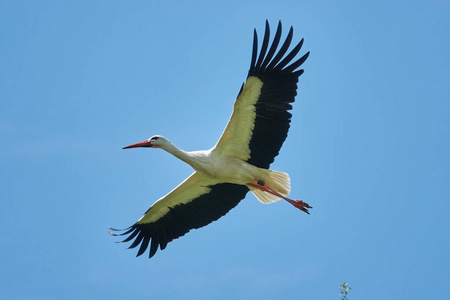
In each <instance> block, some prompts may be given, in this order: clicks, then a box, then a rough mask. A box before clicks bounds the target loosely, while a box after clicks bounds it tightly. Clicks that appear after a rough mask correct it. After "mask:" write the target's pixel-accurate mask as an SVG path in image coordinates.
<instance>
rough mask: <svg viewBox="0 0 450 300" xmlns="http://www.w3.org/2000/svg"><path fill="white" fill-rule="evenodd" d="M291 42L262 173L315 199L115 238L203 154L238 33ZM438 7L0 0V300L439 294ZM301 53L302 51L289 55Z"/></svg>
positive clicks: (232, 89)
mask: <svg viewBox="0 0 450 300" xmlns="http://www.w3.org/2000/svg"><path fill="white" fill-rule="evenodd" d="M266 19H268V20H269V21H270V24H271V26H272V28H273V32H274V28H275V26H276V23H277V22H278V20H282V22H283V25H284V29H285V31H284V34H286V31H287V29H288V28H289V26H291V25H292V26H293V27H294V37H295V40H299V39H300V38H302V37H304V38H305V44H304V52H306V51H307V50H309V51H311V55H310V57H309V59H308V60H307V62H306V63H305V64H304V69H305V73H304V75H302V76H301V78H300V84H299V85H300V86H299V94H298V97H297V101H296V103H295V106H294V110H293V115H294V116H293V121H292V126H291V130H290V133H289V137H288V139H287V141H286V143H285V144H284V147H283V149H282V151H281V153H280V156H279V157H278V158H277V159H276V161H275V163H274V164H273V165H272V169H275V170H279V171H284V172H288V173H289V174H290V176H291V179H292V193H291V196H292V197H293V198H297V199H303V200H305V201H306V202H308V203H309V204H311V205H312V206H313V207H314V209H313V210H312V211H311V215H309V216H308V215H306V214H304V213H302V212H300V211H299V210H297V209H295V208H293V207H292V206H291V205H289V204H288V203H285V202H284V203H283V202H278V203H276V204H272V205H262V204H260V203H259V202H258V201H257V200H256V199H255V198H254V197H253V195H251V194H249V195H248V196H247V198H246V199H245V200H243V201H242V202H241V204H240V205H239V206H238V207H236V208H235V209H234V210H232V211H231V212H230V213H229V214H228V215H226V216H225V217H223V218H222V219H220V220H219V221H218V222H214V223H213V224H211V225H209V226H207V227H205V228H202V229H200V230H194V231H192V232H190V233H189V234H187V235H186V236H184V237H182V238H180V239H178V240H176V241H174V242H172V243H171V244H169V245H168V247H167V249H166V250H164V251H159V252H158V253H157V254H156V256H155V257H154V258H152V259H151V260H149V259H147V258H146V257H144V256H143V257H140V258H135V257H134V256H135V254H136V251H135V250H126V247H127V245H125V244H116V243H115V241H117V239H114V238H113V237H111V236H109V235H108V234H107V226H113V227H119V228H123V227H127V226H129V225H131V224H133V223H134V222H135V221H136V220H137V219H138V218H140V216H141V215H142V213H144V212H145V211H146V209H147V208H148V207H149V206H150V205H151V204H152V203H153V201H155V200H156V199H158V198H159V197H161V196H163V195H165V194H166V193H167V192H168V191H170V190H171V189H172V188H173V187H175V186H176V185H177V184H178V183H179V182H181V181H182V180H183V179H184V178H186V177H187V176H188V175H189V174H190V173H191V170H190V167H189V166H187V165H185V164H183V163H182V162H180V161H178V160H176V159H175V158H173V157H171V156H170V155H168V154H167V153H164V152H163V151H151V150H149V149H137V150H127V151H125V150H121V148H122V147H123V146H126V145H129V144H131V143H135V142H138V141H141V140H144V139H146V138H148V137H150V136H152V135H154V134H162V135H164V136H166V137H168V138H169V139H171V140H172V141H173V142H174V143H175V144H176V145H178V146H179V147H181V148H183V149H185V150H201V149H209V148H210V147H212V146H213V145H214V144H215V143H216V141H217V139H218V137H219V136H220V134H221V132H222V130H223V128H224V127H225V125H226V122H227V120H228V118H229V117H230V114H231V109H232V105H233V101H234V99H235V97H236V95H237V93H238V91H239V88H240V86H241V84H242V82H243V81H244V80H245V77H246V74H247V71H248V66H249V64H250V57H251V46H252V35H253V28H255V27H256V28H257V30H258V32H259V33H260V35H261V34H262V32H263V29H264V22H265V20H266ZM449 28H450V3H449V1H445V0H441V1H365V2H364V1H346V2H342V1H308V2H307V1H281V2H277V3H275V1H227V2H225V1H223V2H221V3H214V4H213V3H212V1H189V2H188V1H173V2H172V3H171V4H167V3H164V2H163V1H131V2H130V1H95V2H94V1H0V44H1V46H0V98H1V101H0V141H1V147H0V189H1V191H2V196H1V198H2V201H1V203H2V209H1V210H0V226H1V228H2V229H3V235H2V247H1V248H0V265H1V266H2V267H1V271H0V274H1V279H0V299H27V300H28V299H33V300H34V299H138V298H144V299H150V298H151V299H330V300H331V299H339V294H338V287H339V285H340V284H342V283H343V282H344V281H347V282H349V285H350V286H351V287H352V290H351V293H350V295H349V298H350V299H366V300H371V299H380V298H382V299H423V297H426V298H429V299H444V298H446V297H448V289H447V288H446V287H447V286H448V280H449V279H450V278H449V275H448V270H449V269H450V261H449V260H448V253H450V241H449V235H448V229H449V228H450V221H449V220H450V218H449V216H448V213H449V212H450V205H449V202H448V194H449V175H450V174H449V170H450V159H449V153H450V142H449V140H450V139H449V136H450V126H449V125H450V124H449V123H450V122H449V120H450V87H449V86H450V85H449V82H450V81H449V79H450V78H449V77H450V76H449V73H448V70H449V69H450V59H449V56H448V49H450V35H449V34H448V30H449ZM304 52H302V53H304Z"/></svg>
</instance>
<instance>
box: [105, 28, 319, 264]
mask: <svg viewBox="0 0 450 300" xmlns="http://www.w3.org/2000/svg"><path fill="white" fill-rule="evenodd" d="M281 27H282V26H281V21H280V22H279V23H278V27H277V30H276V33H275V36H274V38H273V41H272V43H271V45H270V48H269V37H270V28H269V23H268V21H266V28H265V34H264V38H263V41H262V45H261V50H260V51H259V54H258V36H257V33H256V29H255V30H254V35H253V52H252V58H251V63H250V70H249V72H248V76H247V80H246V81H245V83H244V84H243V85H242V87H241V89H240V91H239V95H238V97H237V99H236V101H235V103H234V108H233V113H232V115H231V119H230V120H229V122H228V124H227V126H226V128H225V130H224V132H223V133H222V136H221V137H220V139H219V141H218V142H217V144H216V145H215V146H214V147H213V148H212V149H210V150H206V151H193V152H187V151H183V150H181V149H179V148H177V147H176V146H175V145H174V144H173V143H171V142H170V141H169V140H168V139H167V138H165V137H163V136H160V135H155V136H152V137H151V138H149V139H148V140H145V141H143V142H139V143H136V144H133V145H130V146H127V147H124V148H123V149H129V148H137V147H148V148H161V149H163V150H165V151H167V152H169V153H170V154H172V155H174V156H175V157H177V158H178V159H180V160H182V161H184V162H185V163H188V164H189V165H190V166H191V167H192V168H193V169H194V173H193V174H192V175H191V176H189V177H188V178H187V179H186V180H184V181H183V182H182V183H181V184H180V185H178V186H177V187H176V188H175V189H173V190H172V191H171V192H170V193H168V194H167V195H165V196H164V197H162V198H160V199H159V200H157V201H156V202H155V203H154V204H153V205H152V206H151V207H150V208H149V209H148V210H147V212H146V213H145V214H144V215H143V216H142V217H141V218H140V219H139V220H138V221H137V222H136V223H135V224H134V225H132V226H130V227H128V228H126V229H122V231H124V232H122V233H111V232H110V234H112V235H115V236H118V235H121V236H127V237H126V238H125V239H124V240H123V241H122V242H130V241H132V240H133V239H134V241H133V242H132V244H131V245H130V247H129V248H135V247H137V246H138V245H140V247H139V250H138V253H137V256H140V255H142V254H143V253H144V252H145V251H146V249H147V248H148V247H149V245H150V251H149V257H152V256H153V255H155V253H156V251H157V250H158V247H159V248H160V249H161V250H164V249H165V248H166V246H167V244H168V243H169V242H171V241H172V240H174V239H176V238H179V237H180V236H183V235H185V234H186V233H187V232H189V231H190V230H191V229H197V228H200V227H203V226H206V225H208V224H209V223H211V222H213V221H216V220H217V219H219V218H220V217H222V216H224V215H225V214H226V213H228V212H229V211H230V210H231V209H232V208H234V207H235V206H236V205H237V204H238V203H239V202H240V201H241V200H242V199H244V197H245V195H246V194H247V192H248V191H251V192H252V193H253V195H255V197H256V199H258V200H259V201H260V202H262V203H265V204H268V203H273V202H276V201H278V200H281V199H284V200H286V201H288V202H289V203H291V204H292V205H294V206H295V207H297V208H299V209H300V210H302V211H304V212H306V213H308V214H309V212H308V209H309V208H312V207H311V206H309V205H308V204H307V203H305V202H303V201H301V200H292V199H289V198H287V195H288V194H289V193H290V190H291V187H290V178H289V175H288V174H286V173H283V172H278V171H272V170H269V166H270V164H271V163H272V162H273V161H274V159H275V157H276V156H277V155H278V153H279V151H280V148H281V146H282V145H283V142H284V141H285V139H286V137H287V134H288V130H289V127H290V122H291V116H292V115H291V113H290V112H289V110H291V109H292V105H291V103H293V102H294V101H295V96H296V95H297V82H298V78H299V76H300V75H301V74H303V69H298V68H299V67H300V66H301V65H302V64H303V63H304V62H305V60H306V59H307V58H308V56H309V52H307V53H306V54H305V55H303V56H302V57H300V58H298V59H296V58H297V54H298V53H299V51H300V49H301V47H302V45H303V39H302V40H301V41H300V42H299V43H298V44H297V45H296V46H295V47H294V48H293V49H292V50H291V51H290V52H289V53H288V54H287V55H285V54H286V53H287V50H288V48H289V46H290V44H291V41H292V37H293V28H292V27H291V28H290V30H289V33H288V35H287V37H286V39H285V41H284V43H283V44H282V45H281V47H280V48H279V49H278V50H277V48H278V45H279V42H280V39H281ZM110 229H111V230H113V231H116V232H117V231H121V230H118V229H114V228H110Z"/></svg>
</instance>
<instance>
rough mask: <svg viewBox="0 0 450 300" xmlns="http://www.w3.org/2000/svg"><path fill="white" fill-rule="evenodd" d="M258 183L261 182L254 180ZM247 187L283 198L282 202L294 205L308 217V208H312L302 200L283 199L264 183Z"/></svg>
mask: <svg viewBox="0 0 450 300" xmlns="http://www.w3.org/2000/svg"><path fill="white" fill-rule="evenodd" d="M255 180H256V181H257V182H258V183H260V182H261V181H260V180H258V179H255ZM247 185H248V186H251V187H253V188H256V189H259V190H261V191H263V192H267V193H271V194H272V195H275V196H277V197H280V198H283V199H284V200H286V201H287V202H289V203H290V204H292V205H294V206H295V207H297V208H298V209H300V210H301V211H304V212H305V213H307V214H308V215H309V211H308V208H312V206H310V205H309V204H308V203H306V202H303V201H302V200H292V199H289V198H286V197H284V196H283V195H281V194H280V193H277V192H276V191H274V190H272V189H271V188H270V187H269V186H268V185H267V184H265V183H264V185H259V184H254V183H248V184H247Z"/></svg>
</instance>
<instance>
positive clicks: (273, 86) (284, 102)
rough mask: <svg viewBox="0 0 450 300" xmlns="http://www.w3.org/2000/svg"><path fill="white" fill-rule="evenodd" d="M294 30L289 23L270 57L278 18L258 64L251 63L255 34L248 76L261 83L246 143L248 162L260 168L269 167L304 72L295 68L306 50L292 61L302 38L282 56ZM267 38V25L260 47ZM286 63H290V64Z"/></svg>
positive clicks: (281, 140)
mask: <svg viewBox="0 0 450 300" xmlns="http://www.w3.org/2000/svg"><path fill="white" fill-rule="evenodd" d="M266 28H267V27H266ZM293 33H294V32H293V28H292V27H291V28H290V30H289V33H288V35H287V37H286V40H285V41H284V43H283V45H282V46H281V48H280V50H279V51H278V53H277V54H276V55H275V57H273V55H274V53H275V51H276V48H277V46H278V43H279V41H280V36H281V22H279V23H278V29H277V32H276V33H275V37H274V40H273V42H272V45H271V47H270V50H269V53H268V54H267V56H266V59H265V60H264V62H263V63H262V64H261V65H259V64H258V63H257V64H254V62H255V61H256V58H255V57H254V56H255V52H257V48H256V47H257V36H256V35H255V37H254V44H253V47H254V48H253V55H252V62H253V63H252V65H251V67H250V70H249V73H248V76H249V77H250V76H254V77H257V78H259V79H260V80H261V81H262V82H263V86H262V88H261V93H260V96H259V98H258V101H257V102H256V104H255V111H256V118H255V127H254V129H253V132H252V137H251V140H250V143H249V149H250V151H251V153H250V158H249V159H248V160H247V162H248V163H250V164H252V165H254V166H257V167H260V168H265V169H268V168H269V166H270V164H271V163H272V162H273V161H274V159H275V157H276V156H277V155H278V153H279V151H280V149H281V146H282V145H283V143H284V141H285V140H286V137H287V134H288V131H289V127H290V123H291V117H292V115H291V113H290V112H289V110H291V109H292V105H291V104H290V103H293V102H294V101H295V96H296V95H297V82H298V78H299V76H300V75H301V74H302V73H303V70H297V71H296V69H297V68H298V67H300V66H301V65H302V64H303V63H304V62H305V60H306V59H307V58H308V55H309V52H308V53H306V54H305V55H303V56H302V57H301V58H300V59H298V60H296V61H294V62H292V60H293V59H294V58H295V57H296V56H297V54H298V52H299V51H300V49H301V47H302V45H303V39H302V40H301V41H300V42H299V43H298V44H297V45H296V46H295V47H294V48H293V49H292V50H291V52H290V53H289V54H288V55H286V56H285V57H284V55H285V54H286V52H287V50H288V49H289V46H290V44H291V41H292V37H293ZM268 39H269V37H268V30H267V29H266V34H265V36H264V42H266V40H267V42H266V43H264V42H263V48H264V47H265V48H267V47H268V45H267V43H268ZM264 55H265V51H261V52H260V54H259V58H258V62H259V61H261V60H262V59H263V58H262V57H263V56H264ZM272 57H273V59H272ZM283 57H284V58H283ZM291 62H292V63H291ZM289 63H291V64H290V65H289Z"/></svg>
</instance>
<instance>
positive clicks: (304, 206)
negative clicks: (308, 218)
mask: <svg viewBox="0 0 450 300" xmlns="http://www.w3.org/2000/svg"><path fill="white" fill-rule="evenodd" d="M284 200H286V201H287V202H289V203H290V204H292V205H294V206H295V207H297V208H298V209H300V210H301V211H304V212H305V213H307V214H308V215H309V211H308V208H312V206H310V205H309V204H308V203H306V202H303V201H302V200H291V199H288V198H284Z"/></svg>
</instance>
